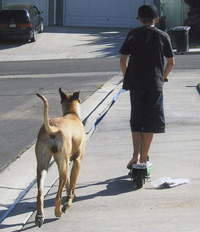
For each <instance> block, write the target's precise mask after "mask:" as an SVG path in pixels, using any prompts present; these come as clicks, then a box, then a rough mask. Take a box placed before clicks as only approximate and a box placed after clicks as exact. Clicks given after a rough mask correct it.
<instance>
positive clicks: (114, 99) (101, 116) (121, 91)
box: [84, 89, 126, 134]
mask: <svg viewBox="0 0 200 232" xmlns="http://www.w3.org/2000/svg"><path fill="white" fill-rule="evenodd" d="M111 92H113V90H112V91H111ZM111 92H110V93H109V94H108V95H110V94H111ZM123 92H126V90H125V89H121V90H120V91H119V92H118V93H117V94H116V95H115V96H114V97H113V99H112V101H111V103H110V105H108V107H107V108H106V109H105V110H104V111H103V113H102V114H101V115H100V116H99V117H98V118H97V120H96V121H95V123H94V124H93V125H92V127H91V128H90V130H89V131H88V132H86V134H90V133H92V134H93V133H94V131H95V130H96V127H97V125H98V124H99V123H100V122H101V120H102V119H103V118H104V117H105V116H106V114H107V113H108V111H109V110H110V108H111V107H112V106H113V105H114V104H115V102H116V101H117V100H118V98H119V96H120V94H121V93H123ZM108 95H107V96H108ZM107 96H106V97H107ZM104 100H105V98H104V99H103V101H104ZM101 103H102V101H101ZM98 106H99V105H98ZM96 108H97V107H96ZM96 108H95V109H96ZM93 112H94V110H93V111H92V113H93ZM89 115H91V113H90V114H89ZM87 118H88V117H87ZM84 121H85V119H84Z"/></svg>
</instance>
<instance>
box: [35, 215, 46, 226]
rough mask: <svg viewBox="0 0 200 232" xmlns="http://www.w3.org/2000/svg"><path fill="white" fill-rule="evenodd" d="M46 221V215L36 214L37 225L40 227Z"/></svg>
mask: <svg viewBox="0 0 200 232" xmlns="http://www.w3.org/2000/svg"><path fill="white" fill-rule="evenodd" d="M43 223H44V215H42V214H41V215H36V216H35V225H36V226H38V227H39V228H40V227H41V226H42V225H43Z"/></svg>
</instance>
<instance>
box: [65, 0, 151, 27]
mask: <svg viewBox="0 0 200 232" xmlns="http://www.w3.org/2000/svg"><path fill="white" fill-rule="evenodd" d="M145 2H146V3H147V2H148V3H151V2H152V1H145ZM65 3H66V5H65V8H66V11H65V26H91V27H127V28H130V27H137V26H138V25H139V23H138V21H137V20H136V17H137V10H138V7H139V6H141V5H143V4H144V1H143V0H66V1H65Z"/></svg>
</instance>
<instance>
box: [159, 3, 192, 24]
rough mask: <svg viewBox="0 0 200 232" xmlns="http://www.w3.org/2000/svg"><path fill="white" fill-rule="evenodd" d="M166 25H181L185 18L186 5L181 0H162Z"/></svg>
mask: <svg viewBox="0 0 200 232" xmlns="http://www.w3.org/2000/svg"><path fill="white" fill-rule="evenodd" d="M162 2H163V14H164V16H165V17H166V19H165V24H166V27H168V28H172V27H176V26H182V25H183V22H184V20H185V19H186V18H187V12H188V5H186V4H185V2H184V1H183V0H162Z"/></svg>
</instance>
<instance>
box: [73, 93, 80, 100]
mask: <svg viewBox="0 0 200 232" xmlns="http://www.w3.org/2000/svg"><path fill="white" fill-rule="evenodd" d="M73 97H74V99H76V100H78V101H79V102H81V100H80V91H78V92H75V93H73Z"/></svg>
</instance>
